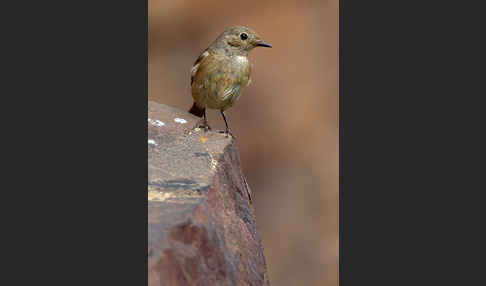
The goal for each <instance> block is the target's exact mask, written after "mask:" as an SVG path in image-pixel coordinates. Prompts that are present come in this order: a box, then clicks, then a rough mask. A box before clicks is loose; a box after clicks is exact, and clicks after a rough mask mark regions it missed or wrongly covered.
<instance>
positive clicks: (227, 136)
mask: <svg viewBox="0 0 486 286" xmlns="http://www.w3.org/2000/svg"><path fill="white" fill-rule="evenodd" d="M218 132H219V133H222V134H226V138H229V137H230V136H231V137H233V139H236V136H235V135H233V133H231V130H229V129H226V130H219V131H218Z"/></svg>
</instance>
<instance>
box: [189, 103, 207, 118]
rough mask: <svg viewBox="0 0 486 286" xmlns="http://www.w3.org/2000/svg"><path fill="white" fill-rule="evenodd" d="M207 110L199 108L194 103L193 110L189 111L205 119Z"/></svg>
mask: <svg viewBox="0 0 486 286" xmlns="http://www.w3.org/2000/svg"><path fill="white" fill-rule="evenodd" d="M205 110H206V108H199V107H198V106H197V105H196V103H195V102H194V103H193V104H192V107H191V109H189V113H192V114H194V115H196V116H198V117H203V114H204V111H205Z"/></svg>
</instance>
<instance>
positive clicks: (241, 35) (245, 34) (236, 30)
mask: <svg viewBox="0 0 486 286" xmlns="http://www.w3.org/2000/svg"><path fill="white" fill-rule="evenodd" d="M216 43H217V44H218V46H225V47H230V48H231V50H233V51H240V52H241V53H248V52H249V51H251V50H252V49H254V48H256V47H267V48H271V47H272V45H270V44H268V43H266V42H265V41H263V40H262V38H261V37H260V35H258V34H257V33H256V32H255V31H253V30H252V29H250V28H248V27H245V26H235V27H231V28H227V29H226V30H225V31H224V32H223V33H222V34H221V35H220V36H219V37H218V39H217V40H216V42H215V44H216Z"/></svg>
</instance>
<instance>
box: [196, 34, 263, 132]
mask: <svg viewBox="0 0 486 286" xmlns="http://www.w3.org/2000/svg"><path fill="white" fill-rule="evenodd" d="M256 47H268V48H271V47H272V45H271V44H269V43H267V42H265V41H263V40H262V38H261V37H260V35H258V34H257V33H256V32H255V31H253V30H252V29H250V28H248V27H246V26H234V27H229V28H227V29H225V30H224V32H223V33H221V34H220V35H219V36H218V37H217V38H216V40H214V42H212V43H211V45H210V46H209V47H208V48H207V49H205V50H204V51H203V52H202V53H201V54H200V55H199V57H198V58H197V60H196V61H195V63H194V65H193V66H192V69H191V93H192V97H193V99H194V103H193V105H192V107H191V108H190V109H189V112H190V113H192V114H193V115H195V116H198V117H202V118H203V121H202V124H199V126H198V127H201V128H204V130H205V131H208V130H211V127H210V126H209V124H208V121H207V116H206V109H207V108H209V109H216V110H219V111H220V113H221V116H222V117H223V119H224V123H225V125H226V130H225V131H220V132H222V133H226V136H227V137H228V136H229V135H231V137H233V138H236V137H235V136H234V135H233V134H232V133H231V130H230V128H229V126H228V121H227V120H226V115H225V111H226V110H227V109H228V108H230V107H232V106H233V104H234V103H235V102H236V101H237V100H238V98H239V97H240V96H241V95H242V94H243V91H244V90H245V88H246V87H247V86H248V85H249V84H250V83H251V69H252V64H251V63H250V61H249V60H248V53H249V52H250V51H251V50H253V49H254V48H256Z"/></svg>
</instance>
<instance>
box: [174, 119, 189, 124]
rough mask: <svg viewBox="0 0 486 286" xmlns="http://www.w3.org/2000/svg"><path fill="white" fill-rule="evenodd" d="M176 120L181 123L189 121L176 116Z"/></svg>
mask: <svg viewBox="0 0 486 286" xmlns="http://www.w3.org/2000/svg"><path fill="white" fill-rule="evenodd" d="M174 121H175V122H177V123H180V124H184V123H187V120H185V119H183V118H174Z"/></svg>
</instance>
